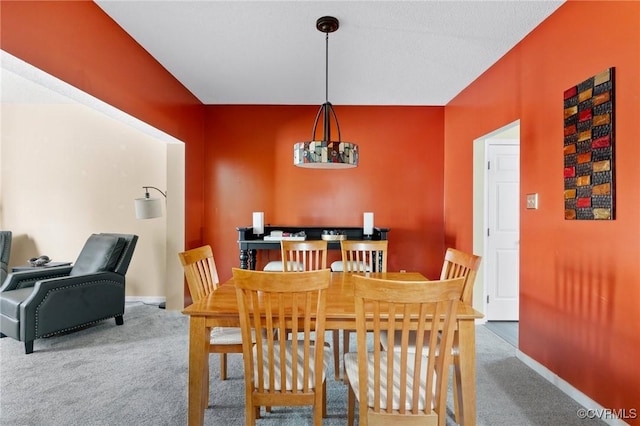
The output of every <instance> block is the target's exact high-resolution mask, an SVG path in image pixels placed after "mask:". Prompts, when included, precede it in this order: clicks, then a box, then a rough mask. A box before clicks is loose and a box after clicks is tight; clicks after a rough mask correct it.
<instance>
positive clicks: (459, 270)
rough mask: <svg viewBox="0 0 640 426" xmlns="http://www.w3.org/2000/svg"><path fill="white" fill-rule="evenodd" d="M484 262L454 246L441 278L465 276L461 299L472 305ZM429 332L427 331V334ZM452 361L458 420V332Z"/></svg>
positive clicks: (448, 250) (414, 339)
mask: <svg viewBox="0 0 640 426" xmlns="http://www.w3.org/2000/svg"><path fill="white" fill-rule="evenodd" d="M481 262H482V257H480V256H477V255H475V254H472V253H467V252H464V251H461V250H457V249H454V248H448V249H447V251H446V253H445V255H444V261H443V263H442V271H441V272H440V279H441V280H445V279H451V278H460V277H462V278H464V285H463V287H462V295H461V297H460V300H462V301H463V302H464V303H465V304H467V305H472V303H473V286H474V284H475V281H476V276H477V274H478V269H480V263H481ZM428 333H429V332H428V331H427V334H428ZM428 339H429V338H428V336H425V337H424V338H423V341H424V342H427V341H428ZM395 341H396V345H395V349H398V346H399V343H397V342H398V339H397V338H396V339H395ZM415 341H416V338H415V334H412V335H410V337H409V346H412V345H415ZM386 342H387V339H386V336H385V333H384V332H383V336H382V345H383V347H384V349H385V350H386V349H388V348H387V346H386ZM452 362H453V395H455V397H454V398H453V401H454V412H455V417H456V420H458V419H459V415H460V413H459V404H460V398H461V396H460V393H459V390H460V382H459V378H460V357H459V353H458V336H457V334H456V335H455V336H454V342H453V349H452Z"/></svg>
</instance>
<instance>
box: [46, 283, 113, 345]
mask: <svg viewBox="0 0 640 426" xmlns="http://www.w3.org/2000/svg"><path fill="white" fill-rule="evenodd" d="M102 282H104V283H107V284H112V285H116V286H122V284H120V283H117V282H115V281H109V280H98V281H91V283H102ZM86 284H87V283H86V282H84V283H82V284H73V285H67V286H64V287H58V288H54V289H51V290H49V291H47V294H46V295H45V296H44V299H42V301H41V302H40V303H39V304H38V306H37V307H36V314H35V335H36V338H38V337H48V336H53V335H55V334H59V333H64V332H66V331H71V330H75V329H78V328H81V327H85V326H87V325H91V324H95V323H98V322H100V321H104V320H107V319H109V318H114V317H116V316H117V315H111V316H108V317H104V318H101V319H97V320H95V321H90V322H85V323H82V324H78V325H75V326H73V327H69V328H65V329H62V330H58V331H55V332H53V333H47V334H43V335H42V336H40V335H38V312H39V311H40V306H42V304H43V303H44V302H45V301H46V300H47V298H48V297H49V295H50V294H52V293H53V292H55V291H58V290H64V289H68V288H73V287H81V286H83V287H84V286H85V285H86Z"/></svg>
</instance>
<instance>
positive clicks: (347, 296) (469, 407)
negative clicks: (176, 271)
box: [182, 272, 483, 426]
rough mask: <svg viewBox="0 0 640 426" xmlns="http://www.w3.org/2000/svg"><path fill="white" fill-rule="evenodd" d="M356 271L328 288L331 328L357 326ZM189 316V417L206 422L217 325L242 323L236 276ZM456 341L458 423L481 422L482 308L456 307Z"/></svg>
mask: <svg viewBox="0 0 640 426" xmlns="http://www.w3.org/2000/svg"><path fill="white" fill-rule="evenodd" d="M354 275H355V274H351V273H343V272H332V273H331V283H330V285H329V289H328V291H327V307H326V312H325V314H326V329H327V330H355V329H356V313H355V304H354V296H353V282H354V280H353V276H354ZM366 275H367V276H371V277H376V278H386V279H393V280H406V281H420V280H426V278H425V277H424V276H423V275H422V274H420V273H418V272H382V273H367V274H366ZM182 313H183V314H185V315H188V316H189V379H188V421H189V425H190V426H195V425H202V424H203V423H204V410H205V408H206V405H207V400H208V395H207V394H206V393H207V389H208V384H207V382H206V380H207V378H208V377H209V336H210V333H211V328H212V327H240V318H239V314H238V302H237V299H236V291H235V286H234V284H233V278H231V279H230V280H229V281H227V282H225V283H223V284H222V285H221V286H220V287H218V289H216V290H215V291H213V292H212V293H211V294H210V295H209V296H207V297H205V298H203V299H201V300H199V301H198V302H195V303H193V304H192V305H190V306H188V307H187V308H185V309H184V310H183V311H182ZM456 316H457V327H456V336H455V339H454V340H455V341H454V345H457V346H458V347H457V351H458V354H459V355H458V356H459V362H460V376H459V380H460V383H459V385H458V386H459V389H461V392H460V393H459V398H458V401H457V404H458V408H459V419H458V420H459V423H460V424H461V425H471V426H473V425H475V424H476V350H475V335H476V334H475V320H476V319H478V318H482V317H483V315H482V313H480V312H478V311H476V310H474V309H473V308H472V307H471V306H469V305H467V304H465V303H463V302H460V305H459V306H458V310H457V315H456Z"/></svg>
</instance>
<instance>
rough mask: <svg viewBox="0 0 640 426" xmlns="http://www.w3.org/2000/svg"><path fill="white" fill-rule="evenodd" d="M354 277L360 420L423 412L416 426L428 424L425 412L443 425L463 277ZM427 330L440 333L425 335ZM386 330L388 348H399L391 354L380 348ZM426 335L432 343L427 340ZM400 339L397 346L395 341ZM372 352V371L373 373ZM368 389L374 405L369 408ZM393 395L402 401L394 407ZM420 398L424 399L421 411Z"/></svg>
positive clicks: (416, 414) (419, 414)
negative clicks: (397, 278)
mask: <svg viewBox="0 0 640 426" xmlns="http://www.w3.org/2000/svg"><path fill="white" fill-rule="evenodd" d="M354 278H355V282H354V294H355V310H356V331H357V336H358V337H357V348H358V383H359V389H358V392H359V398H358V400H359V404H360V405H359V412H360V419H363V418H365V417H367V416H368V417H367V418H369V419H371V418H372V417H376V416H381V417H382V419H384V418H385V417H384V416H386V419H389V417H388V416H389V415H390V414H391V415H399V416H420V417H416V418H415V419H414V420H417V423H416V424H427V422H426V420H427V419H425V416H426V417H431V418H432V420H433V419H435V418H437V419H438V422H437V423H439V424H441V425H444V424H445V420H446V404H447V387H448V381H449V367H450V365H451V362H452V359H451V357H452V354H451V348H452V345H453V336H454V331H455V325H456V311H457V307H458V303H459V300H460V295H461V293H462V286H463V284H464V278H455V279H452V280H440V281H427V280H425V281H394V280H386V279H376V278H368V277H364V276H359V275H357V276H355V277H354ZM434 318H435V320H434ZM429 330H438V331H440V332H439V333H425V331H429ZM383 331H384V332H385V333H383V334H384V335H386V336H387V337H386V338H388V339H389V342H388V347H394V346H395V347H396V350H394V351H388V352H387V351H385V350H384V349H383V348H382V345H381V344H380V342H381V338H383V337H381V332H383ZM412 334H413V335H415V336H416V340H417V341H416V344H415V346H410V345H409V340H410V338H411V336H410V335H412ZM368 335H372V338H373V345H372V346H371V345H368V341H367V340H368V338H367V336H368ZM424 336H427V338H428V340H429V342H425V341H423V339H424ZM397 338H399V339H400V345H399V346H398V345H397V344H396V342H394V340H395V339H397ZM436 348H437V349H436ZM434 349H436V350H434ZM371 354H372V356H373V358H372V359H373V371H369V362H368V360H369V359H371ZM389 354H394V356H392V357H389V356H388V355H389ZM412 371H413V372H414V373H412ZM387 372H394V373H387ZM371 378H373V379H371ZM370 385H371V386H372V388H371V389H369V388H368V386H370ZM382 389H389V390H391V389H394V390H395V391H396V393H397V394H394V392H387V393H386V395H385V394H384V393H383V392H381V390H382ZM370 392H373V407H369V406H368V402H369V398H368V397H367V395H370ZM421 392H423V393H424V395H421ZM394 398H395V399H396V401H398V403H397V404H395V405H398V407H396V408H397V409H396V410H394V409H393V407H394V403H393V400H394ZM421 398H422V399H423V400H424V401H425V402H424V407H422V409H419V404H418V401H419V400H420V399H421ZM402 420H403V421H406V420H410V419H402ZM361 422H362V420H361ZM386 422H388V420H387V421H386ZM376 424H378V423H376ZM402 424H413V423H402ZM429 424H431V423H429ZM434 424H435V423H434Z"/></svg>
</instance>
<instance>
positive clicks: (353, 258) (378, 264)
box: [334, 240, 389, 380]
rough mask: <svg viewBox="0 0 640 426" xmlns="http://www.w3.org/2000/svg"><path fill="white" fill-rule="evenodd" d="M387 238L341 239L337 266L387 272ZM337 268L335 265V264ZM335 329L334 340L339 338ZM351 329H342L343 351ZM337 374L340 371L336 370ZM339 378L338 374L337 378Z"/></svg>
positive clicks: (357, 270)
mask: <svg viewBox="0 0 640 426" xmlns="http://www.w3.org/2000/svg"><path fill="white" fill-rule="evenodd" d="M388 246H389V241H387V240H341V241H340V251H341V254H342V267H341V268H337V269H339V270H341V271H342V272H346V273H350V272H351V273H353V272H359V273H366V272H387V249H388ZM334 268H335V266H334ZM337 334H338V330H336V331H334V341H335V340H339V339H338V338H337V337H336V336H337ZM350 336H351V331H349V330H342V353H343V355H344V354H345V353H347V352H349V345H350ZM339 356H340V353H339V348H338V345H337V344H334V358H339ZM336 375H339V372H337V371H336ZM343 377H346V376H344V367H343ZM337 379H339V377H338V376H336V380H337Z"/></svg>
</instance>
